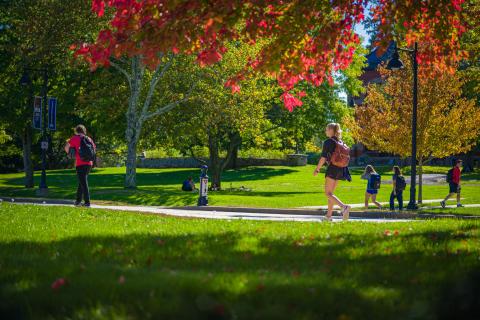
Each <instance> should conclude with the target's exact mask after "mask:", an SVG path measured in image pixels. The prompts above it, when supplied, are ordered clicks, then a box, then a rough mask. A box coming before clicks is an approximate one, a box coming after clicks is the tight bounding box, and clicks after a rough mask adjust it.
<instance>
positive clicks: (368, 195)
mask: <svg viewBox="0 0 480 320" xmlns="http://www.w3.org/2000/svg"><path fill="white" fill-rule="evenodd" d="M368 200H370V193H368V192H366V191H365V209H368Z"/></svg>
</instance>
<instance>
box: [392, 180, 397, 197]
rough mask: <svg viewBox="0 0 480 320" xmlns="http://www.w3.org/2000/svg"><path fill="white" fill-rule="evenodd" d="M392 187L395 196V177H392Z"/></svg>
mask: <svg viewBox="0 0 480 320" xmlns="http://www.w3.org/2000/svg"><path fill="white" fill-rule="evenodd" d="M392 186H393V194H396V192H395V190H397V177H396V176H393V177H392Z"/></svg>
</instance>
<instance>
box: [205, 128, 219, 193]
mask: <svg viewBox="0 0 480 320" xmlns="http://www.w3.org/2000/svg"><path fill="white" fill-rule="evenodd" d="M208 150H209V155H210V168H209V171H210V174H211V181H210V186H211V188H212V189H214V188H217V189H218V190H220V188H221V183H222V164H221V160H220V156H219V154H218V152H219V150H218V141H217V140H216V137H215V136H213V134H212V135H209V136H208Z"/></svg>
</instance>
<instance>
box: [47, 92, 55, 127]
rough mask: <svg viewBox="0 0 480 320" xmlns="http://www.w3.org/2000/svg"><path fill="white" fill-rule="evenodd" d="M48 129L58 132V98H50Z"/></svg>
mask: <svg viewBox="0 0 480 320" xmlns="http://www.w3.org/2000/svg"><path fill="white" fill-rule="evenodd" d="M48 129H50V130H52V131H54V130H57V98H54V97H51V98H48Z"/></svg>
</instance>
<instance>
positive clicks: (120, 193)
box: [0, 165, 480, 211]
mask: <svg viewBox="0 0 480 320" xmlns="http://www.w3.org/2000/svg"><path fill="white" fill-rule="evenodd" d="M314 168H315V167H314V166H312V165H309V166H305V167H249V168H243V169H239V170H229V171H226V172H225V173H224V175H223V180H222V181H223V182H222V187H223V191H219V192H210V193H209V203H210V204H211V205H221V206H248V207H284V208H288V207H302V206H316V205H325V204H326V198H325V196H324V194H323V185H324V179H325V178H324V173H323V172H322V173H321V174H320V175H319V176H318V177H313V176H312V172H313V170H314ZM378 169H379V172H380V173H381V174H382V176H383V183H382V187H381V189H380V191H379V195H378V199H379V201H381V202H388V201H389V197H390V192H391V184H390V183H391V182H390V180H391V172H389V170H390V169H391V168H390V167H388V168H378ZM425 169H426V171H427V172H429V173H433V172H436V173H442V174H444V173H445V172H446V171H447V170H448V168H447V167H427V168H425ZM351 171H352V173H353V181H352V182H346V181H345V182H340V184H339V187H338V192H337V194H338V196H339V197H340V198H341V199H342V200H344V201H345V202H347V203H363V201H364V194H365V189H366V181H365V180H361V179H360V174H361V173H362V169H352V170H351ZM124 172H125V168H98V169H94V172H93V173H92V174H91V175H90V178H89V181H90V186H91V193H92V199H93V200H94V201H115V202H122V203H128V204H146V205H166V206H183V205H195V204H196V202H197V197H198V195H197V194H194V193H186V192H182V191H181V190H180V186H181V183H182V181H183V180H184V179H185V178H186V177H188V176H193V177H195V179H196V180H197V181H198V178H196V177H198V174H199V170H197V169H138V174H137V182H138V189H137V190H125V189H124V188H123V184H124ZM406 173H407V174H408V172H406ZM47 181H48V185H49V197H51V198H61V199H74V197H75V192H76V184H77V181H76V177H75V171H74V170H73V169H71V170H54V171H49V172H48V178H47ZM35 182H36V185H37V186H38V182H39V174H37V175H36V177H35ZM197 186H198V182H197ZM242 186H243V187H245V188H246V189H249V190H250V191H242V190H241V189H240V188H241V187H242ZM479 191H480V175H479V174H478V173H476V174H469V175H464V178H463V188H462V197H463V198H464V200H463V203H465V204H472V203H480V192H479ZM447 193H448V185H425V186H424V190H423V195H424V196H423V198H424V199H441V198H443V197H445V195H446V194H447ZM0 195H3V196H12V197H13V196H17V197H21V196H24V197H25V196H26V197H32V196H35V190H32V189H30V190H28V189H25V188H23V176H22V174H21V173H19V174H3V175H0ZM408 197H409V187H407V190H406V191H405V192H404V198H405V202H408ZM452 204H453V202H452ZM435 205H437V206H438V203H435ZM477 211H478V210H477Z"/></svg>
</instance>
